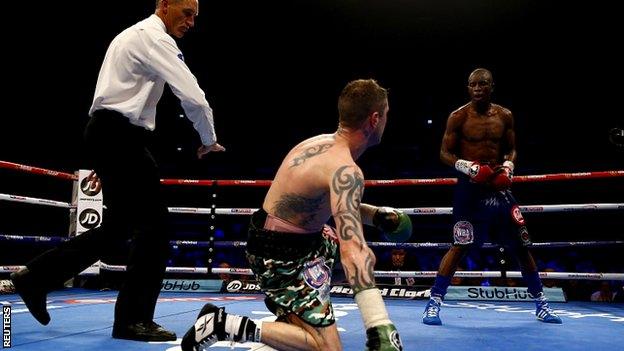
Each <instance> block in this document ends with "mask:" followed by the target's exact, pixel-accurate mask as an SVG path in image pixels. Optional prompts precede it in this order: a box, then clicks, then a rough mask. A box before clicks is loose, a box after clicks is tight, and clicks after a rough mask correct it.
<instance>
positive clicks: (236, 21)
mask: <svg viewBox="0 0 624 351" xmlns="http://www.w3.org/2000/svg"><path fill="white" fill-rule="evenodd" d="M153 2H154V1H152V0H149V1H147V0H131V1H129V0H125V1H121V0H109V1H65V2H62V3H49V2H45V3H43V4H37V5H35V6H32V8H24V7H22V6H23V5H15V4H13V5H14V6H16V7H17V8H16V9H15V10H13V11H9V12H11V13H12V14H13V15H15V16H9V25H8V28H10V30H9V31H8V33H7V35H5V40H8V43H6V44H5V49H4V50H5V70H6V71H5V80H4V86H5V94H4V96H5V98H4V99H3V100H4V103H3V109H4V117H3V118H2V119H1V120H2V122H1V123H2V124H1V127H0V128H1V130H2V145H1V146H2V147H1V149H0V159H2V160H7V161H12V162H18V163H26V164H30V165H35V166H40V167H49V168H53V169H57V170H64V171H69V172H71V171H73V170H75V169H77V168H80V167H81V165H83V164H84V163H85V162H84V158H85V157H86V156H85V155H84V153H83V152H82V151H81V149H80V146H81V141H82V140H81V133H82V129H83V127H84V125H85V124H86V120H87V116H86V114H87V112H88V109H89V106H90V104H91V100H92V98H93V91H94V89H95V82H96V79H97V74H98V71H99V67H100V64H101V62H102V59H103V56H104V53H105V51H106V48H107V46H108V44H109V42H110V41H111V40H112V38H113V37H114V36H115V35H116V34H117V33H118V32H120V31H121V30H123V29H125V28H126V27H128V26H130V25H132V24H134V23H135V22H137V21H139V20H141V19H143V18H145V17H147V16H148V15H149V14H151V13H152V12H153V7H154V4H153ZM614 6H615V5H613V4H612V3H610V2H607V1H592V2H587V1H585V2H574V3H566V4H561V3H560V2H556V1H514V0H511V1H504V2H500V1H484V0H475V1H469V2H466V1H412V0H409V1H408V0H392V1H355V0H351V1H320V2H319V1H297V0H295V1H275V2H258V1H205V0H204V1H201V3H200V15H199V17H198V18H197V26H196V28H195V29H194V30H193V31H191V32H190V33H189V34H188V35H187V36H186V37H185V38H183V39H182V40H180V41H178V42H179V46H180V48H181V50H182V51H183V52H184V55H185V58H186V62H187V64H188V65H189V67H190V68H191V70H192V71H193V72H194V73H195V75H196V76H197V79H198V80H199V83H200V86H201V87H202V88H203V89H204V91H205V92H206V96H207V98H208V101H209V102H210V104H211V106H212V107H213V108H214V115H215V121H216V128H217V135H218V138H219V142H220V143H222V144H223V145H224V146H226V147H227V148H228V152H227V153H224V154H214V155H210V156H209V157H208V158H207V159H206V160H202V161H196V160H195V159H194V152H195V150H196V147H197V146H198V145H199V144H198V143H199V141H198V137H197V134H196V133H195V132H194V131H193V129H192V128H191V127H190V123H189V122H188V120H186V119H180V118H178V117H177V116H178V114H179V112H180V111H181V109H180V108H179V103H178V101H177V99H176V98H175V97H173V96H172V94H171V93H169V92H167V94H165V97H164V98H163V99H162V100H161V104H160V106H159V118H158V121H157V134H158V138H157V140H158V142H157V145H156V147H155V149H154V150H155V153H156V154H157V156H158V159H159V161H160V162H161V164H162V166H163V172H164V175H165V176H171V177H177V176H181V177H187V176H188V177H202V178H218V177H236V178H257V177H260V178H268V179H270V178H271V177H272V174H273V172H274V170H275V169H276V167H277V166H278V163H279V161H280V160H281V158H282V157H283V156H284V154H285V152H286V151H287V150H288V149H289V148H290V147H291V146H293V145H294V144H295V143H297V142H298V141H300V140H301V139H302V138H305V137H309V136H312V135H315V134H317V133H321V132H332V131H334V130H335V126H336V120H337V112H336V100H337V96H338V94H339V92H340V90H341V89H342V87H343V86H344V85H345V84H346V82H348V81H349V80H351V79H355V78H368V77H372V78H376V79H378V80H379V82H380V83H381V84H382V85H383V86H385V87H387V88H389V89H390V92H391V95H390V104H391V106H390V107H391V116H390V121H389V124H388V127H387V133H386V135H385V138H384V140H383V143H382V144H381V145H380V146H379V147H377V148H375V149H371V150H370V152H369V153H368V154H366V155H365V156H364V158H363V159H362V160H361V161H362V164H363V168H364V172H365V175H366V176H367V178H369V179H372V178H400V177H406V176H414V175H417V176H436V175H440V174H441V173H448V172H449V171H450V170H449V169H448V167H446V166H443V165H442V164H441V163H440V162H439V160H438V152H439V146H440V139H441V136H442V133H443V131H444V126H445V122H446V118H447V116H448V114H449V113H450V112H451V111H453V110H454V109H456V108H457V107H459V106H461V105H463V104H464V103H465V102H467V100H468V97H467V94H466V89H465V85H466V80H467V76H468V74H469V73H470V72H471V71H472V70H473V69H474V68H476V67H486V68H488V69H490V70H491V71H492V72H493V74H494V79H495V83H496V89H495V93H494V101H495V102H497V103H499V104H501V105H503V106H506V107H508V108H509V109H511V111H512V112H513V113H514V115H515V118H516V123H517V126H516V129H517V139H518V153H519V159H518V162H517V165H518V171H517V173H518V174H528V173H534V172H559V171H568V170H572V171H579V170H605V169H612V168H621V167H622V159H623V158H624V157H623V156H624V154H623V153H622V152H618V151H616V149H615V147H613V146H611V145H610V144H609V142H608V131H609V129H611V128H612V127H615V126H616V125H620V126H621V124H622V121H623V120H624V117H623V116H622V114H621V108H620V104H621V95H622V85H621V82H622V81H623V78H624V77H623V70H624V69H623V68H622V66H623V65H622V62H624V59H623V57H622V56H623V55H622V53H621V50H619V49H618V46H619V44H617V43H619V42H620V41H621V35H620V30H619V24H618V21H619V20H618V17H617V16H618V11H615V7H614ZM18 14H19V16H17V15H18ZM9 71H10V74H9ZM9 77H10V78H9ZM429 119H430V120H431V121H432V124H430V125H429V124H427V120H429ZM178 147H182V151H177V148H178Z"/></svg>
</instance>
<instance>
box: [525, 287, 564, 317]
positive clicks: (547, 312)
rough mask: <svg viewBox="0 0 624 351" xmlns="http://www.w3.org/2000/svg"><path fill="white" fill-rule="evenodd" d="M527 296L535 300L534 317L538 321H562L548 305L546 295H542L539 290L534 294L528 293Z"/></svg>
mask: <svg viewBox="0 0 624 351" xmlns="http://www.w3.org/2000/svg"><path fill="white" fill-rule="evenodd" d="M529 296H530V297H531V298H533V299H534V300H535V317H536V318H537V320H538V321H541V322H544V323H554V324H561V323H563V322H562V321H561V318H559V316H557V314H556V313H555V311H553V310H552V309H551V308H550V306H549V305H548V301H547V300H546V296H544V293H543V292H540V293H538V294H537V295H535V296H533V295H531V294H529Z"/></svg>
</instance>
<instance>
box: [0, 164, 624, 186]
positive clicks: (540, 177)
mask: <svg viewBox="0 0 624 351" xmlns="http://www.w3.org/2000/svg"><path fill="white" fill-rule="evenodd" d="M0 168H6V169H13V170H17V171H22V172H27V173H32V174H39V175H47V176H51V177H56V178H60V179H65V180H78V177H77V176H76V175H74V174H71V173H64V172H59V171H53V170H49V169H45V168H39V167H33V166H27V165H22V164H18V163H13V162H7V161H0ZM612 177H624V170H610V171H593V172H576V173H553V174H537V175H526V176H521V175H516V176H514V179H513V181H514V183H527V182H543V181H560V180H577V179H598V178H612ZM160 182H161V183H162V184H165V185H191V186H252V187H253V186H258V187H266V186H270V185H271V181H270V180H197V179H161V180H160ZM456 183H457V178H431V179H386V180H367V181H366V185H367V186H406V185H453V184H456Z"/></svg>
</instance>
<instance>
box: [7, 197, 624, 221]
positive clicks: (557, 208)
mask: <svg viewBox="0 0 624 351" xmlns="http://www.w3.org/2000/svg"><path fill="white" fill-rule="evenodd" d="M0 200H5V201H13V202H22V203H28V204H35V205H44V206H52V207H64V208H69V209H74V208H76V206H74V205H72V204H70V203H67V202H61V201H55V200H47V199H40V198H36V197H28V196H19V195H11V194H2V193H0ZM621 209H624V203H587V204H563V205H527V206H520V210H521V211H523V212H527V213H547V212H581V211H603V210H621ZM168 210H169V212H170V213H188V214H217V215H242V216H248V215H251V214H252V213H254V212H255V211H256V210H258V209H257V208H202V207H168ZM398 210H400V211H402V212H403V213H405V214H408V215H421V216H423V215H450V214H453V209H452V208H451V207H412V208H399V209H398Z"/></svg>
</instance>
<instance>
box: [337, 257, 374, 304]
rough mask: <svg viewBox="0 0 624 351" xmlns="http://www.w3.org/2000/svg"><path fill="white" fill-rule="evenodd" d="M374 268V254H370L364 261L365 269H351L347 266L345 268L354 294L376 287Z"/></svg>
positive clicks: (354, 267) (356, 267)
mask: <svg viewBox="0 0 624 351" xmlns="http://www.w3.org/2000/svg"><path fill="white" fill-rule="evenodd" d="M374 266H375V257H374V256H373V255H372V254H368V255H367V256H366V258H365V259H364V267H358V266H353V268H352V269H351V268H349V267H347V266H343V267H344V271H345V276H346V277H347V280H348V281H349V284H350V285H351V288H352V289H353V294H357V293H359V292H360V291H362V290H366V289H371V288H374V287H375V273H374V270H373V267H374Z"/></svg>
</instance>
